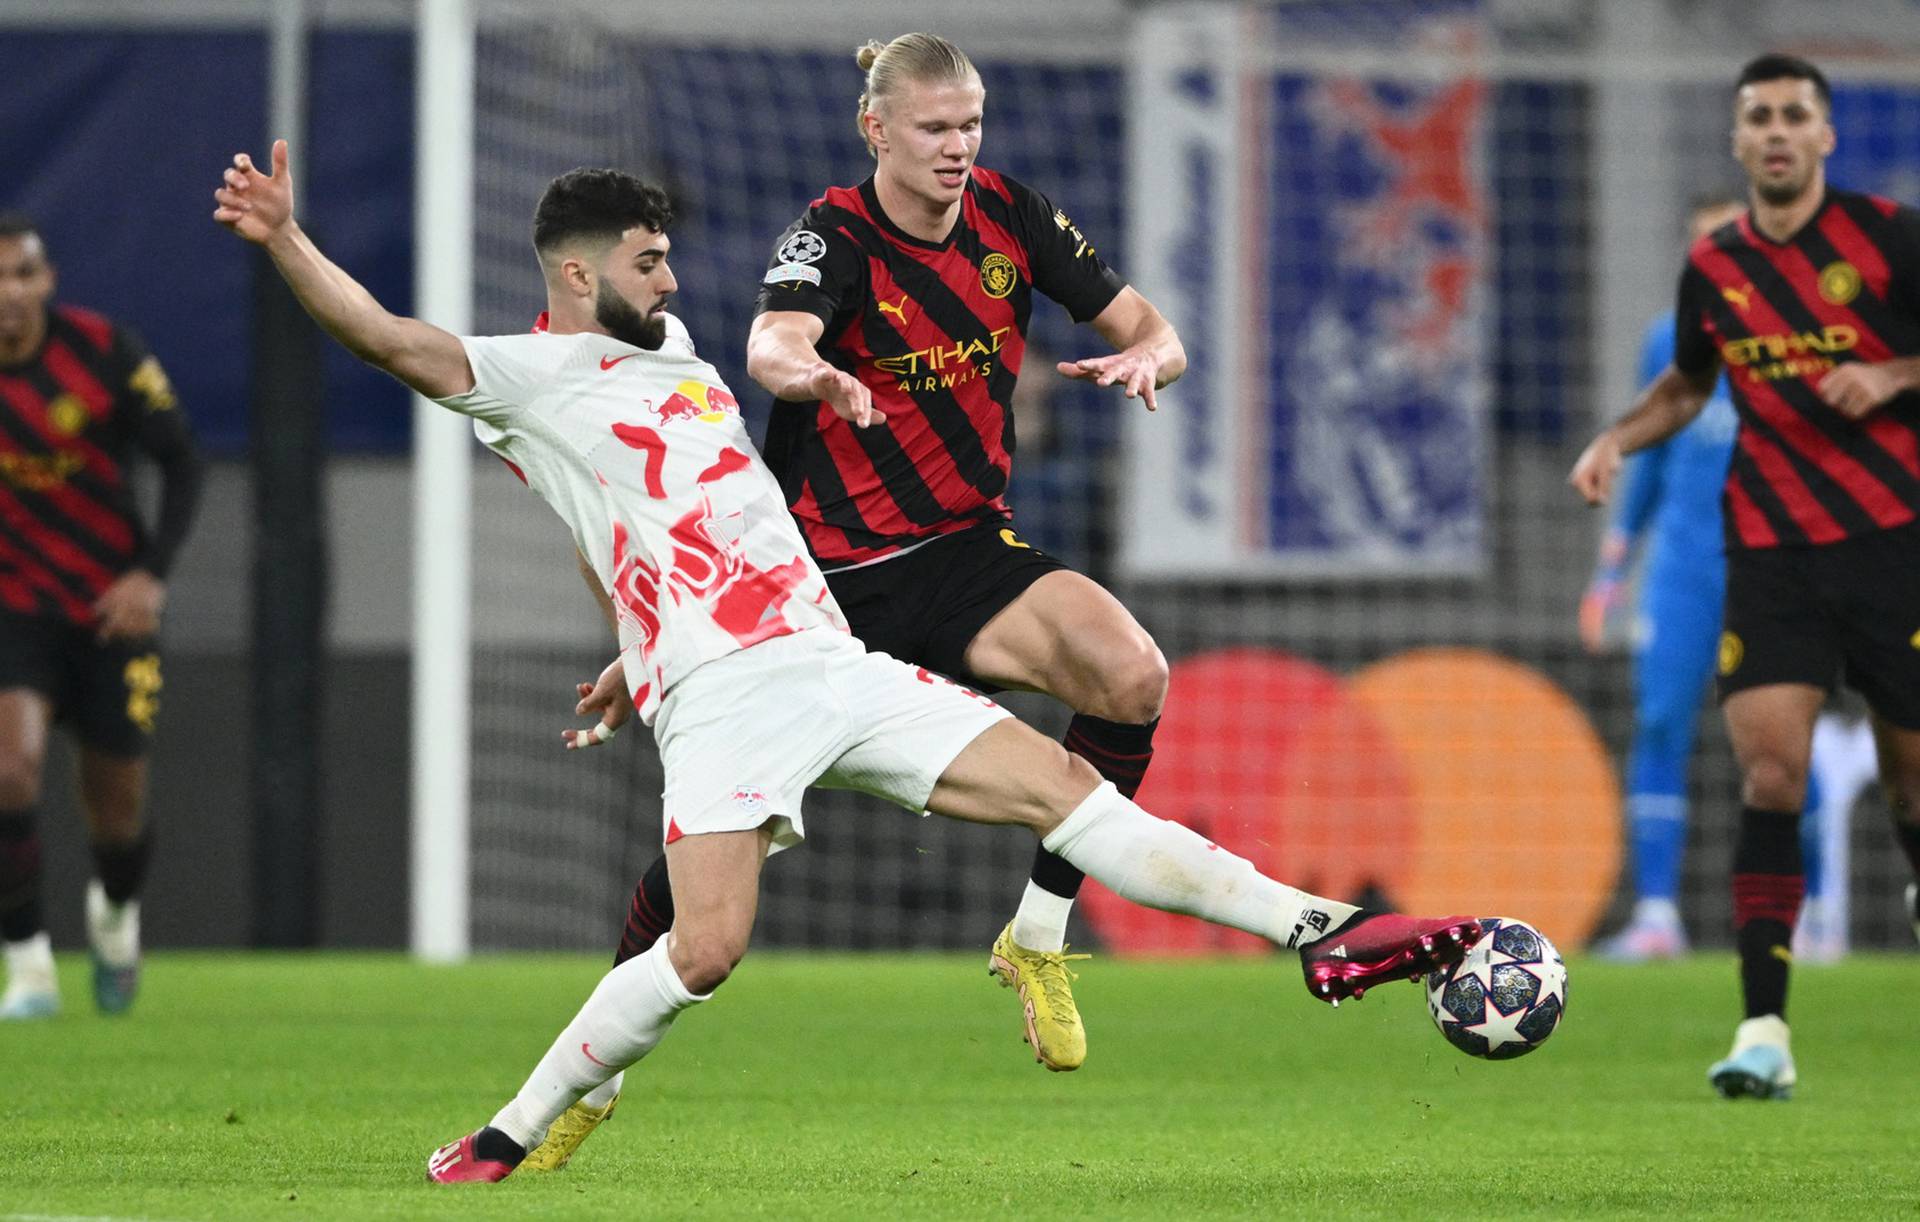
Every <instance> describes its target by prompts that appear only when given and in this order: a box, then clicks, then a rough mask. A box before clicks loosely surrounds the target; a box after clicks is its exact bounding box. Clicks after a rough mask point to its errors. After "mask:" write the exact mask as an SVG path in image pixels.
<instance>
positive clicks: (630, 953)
mask: <svg viewBox="0 0 1920 1222" xmlns="http://www.w3.org/2000/svg"><path fill="white" fill-rule="evenodd" d="M672 928H673V885H672V883H670V882H669V881H668V879H667V855H666V854H665V853H662V854H661V855H660V856H658V857H656V858H654V859H653V864H652V865H650V866H648V867H647V872H646V873H645V874H642V875H641V876H640V881H639V882H637V883H635V884H634V885H633V899H632V900H631V901H629V902H628V904H627V923H626V925H625V926H624V927H623V928H622V929H621V931H620V945H619V947H618V949H616V950H615V951H614V952H613V965H614V966H615V967H619V966H620V965H621V964H622V963H625V962H626V961H627V960H629V959H631V958H633V957H634V956H635V955H644V954H646V953H647V951H648V950H650V949H652V947H653V944H654V943H655V942H658V941H659V940H660V939H661V937H662V936H663V935H665V933H666V932H667V930H669V929H672Z"/></svg>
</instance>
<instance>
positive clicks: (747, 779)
mask: <svg viewBox="0 0 1920 1222" xmlns="http://www.w3.org/2000/svg"><path fill="white" fill-rule="evenodd" d="M1007 716H1009V714H1008V712H1007V711H1006V710H1005V709H1003V708H1001V707H1000V706H999V705H997V704H995V703H994V702H993V701H991V700H989V699H987V698H986V697H985V696H982V695H980V694H979V693H977V692H973V691H970V690H969V689H967V688H964V687H961V686H960V685H958V684H956V683H953V682H952V681H950V680H948V679H944V678H942V677H941V676H939V675H936V674H933V673H931V672H930V671H927V670H925V669H922V668H919V667H915V666H910V665H908V664H907V663H905V662H899V661H895V660H894V659H893V658H890V657H888V656H887V655H886V654H883V653H868V652H867V651H866V648H865V647H864V646H863V645H861V644H860V642H859V641H857V640H855V639H854V638H853V637H850V636H847V635H846V634H844V633H839V632H829V631H826V630H812V631H807V632H797V633H794V634H793V635H791V636H783V637H775V638H773V639H772V640H770V641H762V642H761V643H760V644H757V645H752V646H749V647H747V648H746V649H742V650H740V651H738V652H736V653H730V654H727V655H726V656H724V657H721V658H716V659H714V660H713V661H711V662H708V663H706V664H705V665H703V666H701V667H699V668H698V669H697V670H695V671H694V672H693V673H692V674H690V675H688V676H687V677H686V678H684V679H682V680H681V681H680V682H678V683H676V684H674V685H673V688H672V689H671V690H670V691H668V692H667V696H666V699H665V700H664V701H662V702H661V705H660V716H659V717H658V719H657V720H656V721H655V722H654V727H653V732H654V737H655V738H656V739H657V740H658V741H659V744H660V760H661V763H662V764H663V765H664V767H665V771H666V779H667V783H666V793H665V795H664V799H665V800H664V811H663V815H664V819H663V829H664V832H663V834H664V836H665V839H666V843H668V844H672V843H673V842H674V841H675V840H678V839H679V838H680V837H682V836H695V835H699V834H701V833H704V832H739V831H750V830H752V829H754V828H757V827H760V826H762V825H763V824H768V825H771V830H772V832H773V844H772V849H771V850H770V851H773V852H778V851H779V850H781V849H784V848H787V847H789V846H791V845H795V844H798V843H799V842H800V840H801V839H802V838H803V837H804V836H805V835H806V829H805V826H804V825H803V824H802V822H801V818H800V798H801V795H802V794H803V793H804V792H805V791H806V788H807V786H809V785H818V786H819V787H820V788H822V789H857V790H860V791H861V792H863V793H870V794H874V795H875V796H877V797H882V798H885V799H887V800H888V801H890V802H897V803H899V804H900V805H901V806H904V807H906V808H907V809H908V810H913V811H919V810H924V809H925V808H926V804H927V799H928V798H929V797H930V796H932V794H933V787H934V783H935V782H937V781H938V780H939V779H940V774H941V773H943V772H945V771H946V770H947V766H948V765H949V764H951V763H953V761H954V759H955V758H956V757H958V756H959V754H960V752H961V751H963V750H965V749H966V746H967V744H968V743H971V742H972V741H973V740H974V739H976V738H978V737H979V736H980V735H981V734H982V733H983V732H985V731H986V730H987V728H988V727H990V726H992V725H993V724H994V723H995V722H998V721H1000V720H1002V719H1003V718H1005V717H1007Z"/></svg>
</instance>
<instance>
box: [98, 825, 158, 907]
mask: <svg viewBox="0 0 1920 1222" xmlns="http://www.w3.org/2000/svg"><path fill="white" fill-rule="evenodd" d="M152 851H153V835H152V833H151V831H142V832H141V833H140V835H139V836H137V837H135V838H134V839H133V840H130V841H128V842H127V843H125V844H102V843H101V842H99V841H97V840H96V841H95V842H94V844H93V872H94V875H95V877H97V878H99V880H100V889H101V890H102V891H105V892H106V893H107V900H108V902H110V903H114V904H124V903H126V902H127V901H128V900H130V899H132V898H133V897H134V896H136V895H138V894H140V884H141V883H142V882H143V881H145V879H146V877H147V859H148V857H149V856H151V854H152Z"/></svg>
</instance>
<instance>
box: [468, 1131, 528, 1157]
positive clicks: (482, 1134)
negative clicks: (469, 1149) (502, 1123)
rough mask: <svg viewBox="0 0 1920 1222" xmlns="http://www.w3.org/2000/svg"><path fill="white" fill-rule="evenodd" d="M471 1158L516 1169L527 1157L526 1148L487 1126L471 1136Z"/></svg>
mask: <svg viewBox="0 0 1920 1222" xmlns="http://www.w3.org/2000/svg"><path fill="white" fill-rule="evenodd" d="M473 1156H474V1157H475V1158H483V1159H485V1160H487V1161H488V1162H490V1163H505V1164H507V1166H509V1167H518V1166H519V1165H520V1161H521V1160H522V1159H524V1158H526V1156H527V1150H526V1147H525V1146H523V1145H521V1144H520V1143H519V1142H517V1141H515V1140H514V1139H513V1138H511V1137H508V1136H507V1135H506V1134H505V1133H502V1132H501V1131H500V1130H499V1129H496V1128H494V1127H493V1126H492V1125H488V1126H487V1127H486V1128H484V1129H481V1130H480V1131H479V1132H478V1133H475V1134H474V1135H473Z"/></svg>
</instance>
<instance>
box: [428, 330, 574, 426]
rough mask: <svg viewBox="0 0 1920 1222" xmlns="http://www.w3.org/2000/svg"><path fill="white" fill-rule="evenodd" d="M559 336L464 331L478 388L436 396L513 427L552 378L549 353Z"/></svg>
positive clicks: (444, 404) (464, 344) (477, 417)
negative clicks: (461, 392)
mask: <svg viewBox="0 0 1920 1222" xmlns="http://www.w3.org/2000/svg"><path fill="white" fill-rule="evenodd" d="M553 342H554V341H553V339H552V338H551V337H548V336H545V335H463V336H461V337H460V345H461V347H463V348H465V349H466V350H467V365H468V366H469V367H470V368H471V369H472V370H473V389H472V390H469V391H467V392H466V393H465V394H458V395H448V396H447V397H446V398H444V399H435V400H434V402H435V403H438V404H439V405H440V406H441V407H444V408H449V409H451V410H453V411H456V412H459V413H460V414H461V415H463V416H471V417H473V418H474V419H475V420H478V421H481V422H483V423H485V424H488V425H491V426H492V427H493V428H494V429H495V430H506V429H510V428H512V427H513V424H514V422H515V420H517V419H518V418H519V417H520V416H521V414H522V413H524V412H526V411H527V410H529V409H530V408H531V407H532V405H533V404H534V402H535V401H537V400H538V399H539V398H540V395H541V393H542V391H543V390H544V389H545V388H546V386H547V385H548V384H549V383H550V381H551V378H552V374H553V367H552V360H551V357H550V356H549V355H547V354H548V353H550V351H551V349H552V346H553ZM543 356H544V357H546V359H542V358H543Z"/></svg>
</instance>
